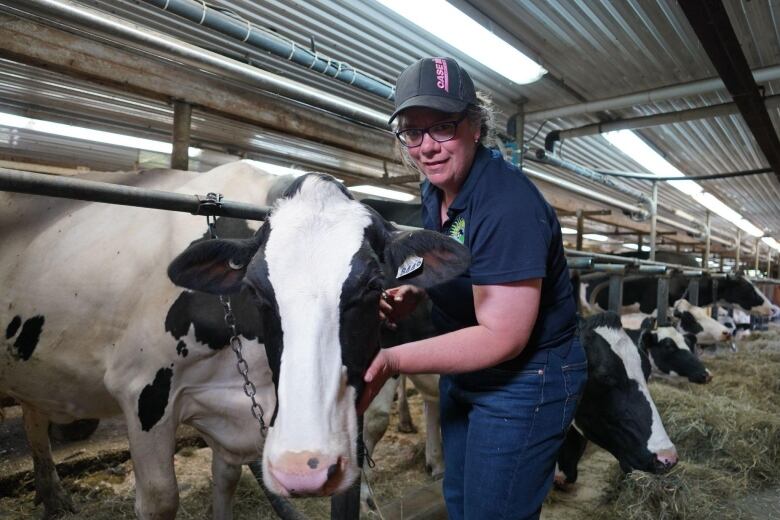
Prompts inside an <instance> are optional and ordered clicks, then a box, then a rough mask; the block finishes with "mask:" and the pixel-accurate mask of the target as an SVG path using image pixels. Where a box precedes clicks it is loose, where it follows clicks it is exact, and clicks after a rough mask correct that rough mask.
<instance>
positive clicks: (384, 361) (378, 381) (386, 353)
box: [357, 348, 399, 415]
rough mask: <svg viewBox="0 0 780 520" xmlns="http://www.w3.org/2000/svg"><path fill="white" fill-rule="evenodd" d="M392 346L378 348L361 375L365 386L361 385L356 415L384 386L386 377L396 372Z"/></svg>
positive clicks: (364, 408)
mask: <svg viewBox="0 0 780 520" xmlns="http://www.w3.org/2000/svg"><path fill="white" fill-rule="evenodd" d="M392 351H393V349H392V348H383V349H379V353H378V354H377V355H376V357H375V358H374V361H372V362H371V365H370V366H369V367H368V370H366V373H365V375H364V376H363V381H365V383H366V386H364V387H363V394H362V395H361V396H360V401H359V402H358V405H357V413H358V415H361V414H363V412H365V411H366V409H367V408H368V405H370V404H371V401H373V400H374V397H376V396H377V394H378V393H379V391H380V390H381V389H382V387H383V386H385V383H386V382H387V380H388V379H390V378H391V377H393V376H394V375H396V374H398V371H399V367H398V360H397V359H396V357H395V356H394V355H393V352H392Z"/></svg>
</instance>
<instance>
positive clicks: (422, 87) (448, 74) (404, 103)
mask: <svg viewBox="0 0 780 520" xmlns="http://www.w3.org/2000/svg"><path fill="white" fill-rule="evenodd" d="M476 103H477V93H476V91H475V90H474V82H473V81H471V77H470V76H469V74H468V72H466V71H465V70H463V69H462V68H461V67H460V65H458V62H457V61H455V60H454V59H452V58H423V59H421V60H418V61H417V62H415V63H413V64H411V65H409V67H407V68H406V70H404V71H403V72H402V73H401V75H400V76H398V81H396V84H395V111H394V112H393V115H391V116H390V120H389V121H388V122H387V123H388V124H390V123H392V122H393V119H395V117H396V116H397V115H398V114H399V113H401V111H403V110H406V109H407V108H411V107H426V108H432V109H434V110H439V111H441V112H463V111H464V110H466V107H468V106H469V105H470V104H476Z"/></svg>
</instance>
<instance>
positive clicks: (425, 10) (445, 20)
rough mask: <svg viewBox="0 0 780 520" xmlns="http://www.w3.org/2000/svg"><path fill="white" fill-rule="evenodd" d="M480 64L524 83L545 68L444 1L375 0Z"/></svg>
mask: <svg viewBox="0 0 780 520" xmlns="http://www.w3.org/2000/svg"><path fill="white" fill-rule="evenodd" d="M377 1H378V2H379V3H380V4H382V5H384V6H385V7H388V8H389V9H392V10H393V11H395V12H396V13H398V14H400V15H401V16H403V17H404V18H406V19H407V20H409V21H410V22H412V23H414V24H416V25H418V26H420V27H421V28H422V29H424V30H426V31H428V32H429V33H431V34H433V35H434V36H436V37H438V38H440V39H442V40H444V41H445V42H447V43H448V44H450V45H452V46H453V47H455V48H456V49H458V50H459V51H461V52H463V53H465V54H467V55H469V56H470V57H472V58H474V59H475V60H476V61H478V62H480V63H481V64H482V65H485V66H487V67H490V68H491V69H493V70H494V71H496V72H498V73H499V74H501V75H502V76H504V77H505V78H507V79H509V80H511V81H513V82H515V83H517V84H519V85H523V84H526V83H533V82H534V81H536V80H538V79H539V78H541V77H542V76H543V75H544V74H545V73H546V72H547V70H546V69H545V68H544V67H542V66H541V65H539V64H538V63H536V62H534V61H533V60H532V59H531V58H529V57H528V56H526V55H525V54H523V53H522V52H520V51H519V50H517V49H516V48H514V47H512V46H511V45H510V44H509V43H507V42H506V41H504V40H502V39H501V38H499V37H498V36H496V35H495V34H494V33H492V32H490V31H489V30H488V29H486V28H485V27H483V26H482V25H480V24H479V23H477V22H476V21H475V20H474V19H473V18H470V17H469V16H467V15H466V14H465V13H463V12H462V11H460V10H458V9H457V8H455V6H453V5H452V4H450V3H447V2H446V1H445V0H422V1H420V0H377Z"/></svg>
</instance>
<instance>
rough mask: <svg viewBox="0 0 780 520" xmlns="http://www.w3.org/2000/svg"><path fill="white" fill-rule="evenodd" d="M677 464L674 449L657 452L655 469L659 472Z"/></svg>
mask: <svg viewBox="0 0 780 520" xmlns="http://www.w3.org/2000/svg"><path fill="white" fill-rule="evenodd" d="M676 464H677V453H676V452H675V451H674V450H663V451H659V452H658V453H656V454H655V470H656V471H657V472H659V473H661V472H665V471H669V470H670V469H672V468H673V467H674V466H675V465H676Z"/></svg>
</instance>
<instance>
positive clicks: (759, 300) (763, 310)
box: [718, 274, 772, 316]
mask: <svg viewBox="0 0 780 520" xmlns="http://www.w3.org/2000/svg"><path fill="white" fill-rule="evenodd" d="M718 303H719V304H720V305H726V306H729V305H734V306H736V307H739V308H740V309H742V310H743V311H745V312H747V313H750V314H753V315H756V316H770V315H771V313H772V304H771V303H770V302H769V300H768V299H767V298H766V296H764V294H763V293H762V292H761V291H759V290H758V287H756V286H755V285H753V283H752V282H751V281H750V280H748V279H747V278H745V277H744V276H743V275H741V274H738V275H734V276H727V277H726V278H722V279H719V280H718Z"/></svg>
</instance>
